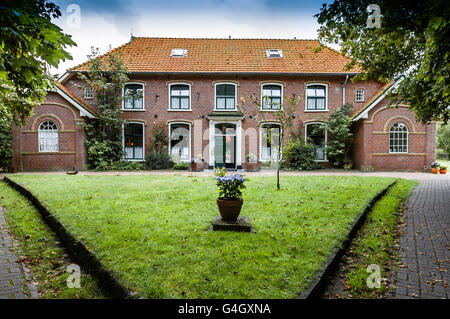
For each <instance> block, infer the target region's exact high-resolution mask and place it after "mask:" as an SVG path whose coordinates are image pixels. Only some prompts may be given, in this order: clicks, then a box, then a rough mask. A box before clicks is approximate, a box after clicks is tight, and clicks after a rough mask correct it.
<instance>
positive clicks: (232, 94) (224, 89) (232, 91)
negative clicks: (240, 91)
mask: <svg viewBox="0 0 450 319" xmlns="http://www.w3.org/2000/svg"><path fill="white" fill-rule="evenodd" d="M236 94H237V85H236V84H235V83H227V82H224V83H216V84H215V85H214V97H215V98H214V103H215V104H214V109H215V110H219V111H225V110H226V111H229V110H235V109H236Z"/></svg>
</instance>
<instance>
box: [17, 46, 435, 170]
mask: <svg viewBox="0 0 450 319" xmlns="http://www.w3.org/2000/svg"><path fill="white" fill-rule="evenodd" d="M318 47H319V42H318V41H316V40H276V39H185V38H138V37H133V38H132V39H131V40H130V42H128V43H126V44H124V45H122V46H120V47H118V48H116V49H114V50H112V51H111V52H113V51H118V52H121V54H122V56H123V57H124V61H125V64H126V66H127V68H128V70H129V72H130V75H129V77H130V81H129V82H128V83H127V84H126V85H125V87H124V94H127V95H128V96H132V97H131V98H130V99H127V100H125V101H123V103H122V105H121V108H122V110H123V113H122V116H123V119H124V120H125V121H126V122H125V125H124V138H123V141H124V142H123V143H124V151H125V159H127V160H131V161H142V160H145V155H146V153H148V151H149V139H150V135H151V128H152V126H153V125H155V124H159V123H163V124H164V126H165V127H166V128H167V134H168V136H169V153H170V155H171V156H172V157H173V158H174V159H175V160H178V161H186V162H190V161H191V159H192V158H193V157H198V156H199V155H200V154H201V155H202V156H203V157H204V159H205V168H213V167H220V166H226V167H227V168H229V169H241V168H242V169H245V168H246V161H247V157H248V155H249V154H252V155H254V156H255V157H257V158H258V160H259V161H261V162H270V161H271V160H273V158H274V155H275V149H276V146H277V143H278V142H277V141H279V139H277V136H279V134H280V126H279V125H278V124H277V122H276V120H275V119H274V117H273V110H274V109H276V108H278V107H282V102H283V100H284V99H285V98H286V97H291V96H302V100H301V102H300V104H299V105H298V109H297V110H296V112H295V116H294V119H293V123H294V130H295V131H298V130H301V132H302V135H303V136H304V138H305V139H306V138H308V139H309V140H310V141H312V142H313V143H314V144H315V145H316V149H317V161H319V162H321V163H323V165H325V166H327V165H328V161H327V158H326V152H325V148H326V143H327V133H326V132H321V133H317V130H314V126H315V125H317V124H318V123H320V122H321V121H324V120H325V118H326V117H327V116H328V115H330V114H331V113H332V112H333V111H334V110H335V109H336V108H337V107H340V106H342V105H343V104H345V103H352V104H353V109H354V113H353V121H354V123H353V124H354V125H353V130H354V134H355V142H354V147H353V152H352V156H353V161H354V164H355V167H356V168H357V169H362V170H372V169H377V170H423V169H424V168H425V167H427V166H429V165H430V163H431V162H432V161H434V154H435V153H434V152H435V151H434V150H435V123H431V124H430V125H423V124H421V123H418V122H416V121H415V117H414V113H413V112H412V111H410V110H409V108H408V106H407V105H398V106H397V107H396V108H387V107H386V106H387V104H388V103H389V101H388V100H387V98H386V95H387V94H388V93H389V92H390V91H391V90H393V89H395V86H396V84H397V82H395V81H392V82H389V83H379V82H375V81H364V82H362V81H361V82H352V81H351V78H352V77H353V76H355V75H356V74H358V72H360V69H359V67H358V66H355V67H353V68H351V69H345V65H346V64H347V63H348V62H349V58H348V57H346V56H343V55H341V54H340V53H339V52H337V51H335V50H333V49H331V48H327V47H325V48H322V49H321V50H317V48H318ZM107 54H109V53H107ZM87 69H88V65H87V63H84V64H81V65H78V66H76V67H74V68H72V69H70V70H68V71H67V72H66V73H65V74H64V75H63V76H62V77H61V79H60V81H59V83H58V84H57V88H56V90H55V91H52V92H49V94H48V96H47V98H46V100H45V102H44V103H42V104H41V105H40V106H38V107H37V108H36V109H35V114H34V116H33V117H31V118H29V119H28V120H27V123H26V125H25V126H24V127H22V128H19V127H17V126H14V127H13V167H14V169H15V170H18V171H47V170H74V169H78V170H81V169H86V150H85V146H84V143H85V134H84V131H83V128H82V127H81V126H80V125H79V124H80V123H82V122H83V121H84V120H85V119H86V118H92V117H95V116H96V114H97V113H96V109H95V105H94V94H95V92H94V91H93V90H92V89H91V88H90V87H88V86H86V85H85V84H84V83H83V82H82V81H81V80H80V79H79V78H78V77H77V72H84V71H86V70H87ZM83 85H84V87H83ZM135 93H141V94H135ZM251 96H256V97H257V98H258V100H259V101H260V103H261V108H262V109H263V111H264V112H265V113H264V114H266V116H265V119H264V120H261V118H260V117H256V116H255V113H256V112H255V109H254V106H250V104H249V102H248V101H251ZM241 97H243V98H244V99H245V100H246V101H247V103H246V104H245V105H244V106H242V104H241V103H240V99H241ZM239 105H241V106H242V107H239ZM267 130H269V133H270V134H271V136H272V138H271V139H269V141H268V140H267V138H266V136H267V134H266V133H267Z"/></svg>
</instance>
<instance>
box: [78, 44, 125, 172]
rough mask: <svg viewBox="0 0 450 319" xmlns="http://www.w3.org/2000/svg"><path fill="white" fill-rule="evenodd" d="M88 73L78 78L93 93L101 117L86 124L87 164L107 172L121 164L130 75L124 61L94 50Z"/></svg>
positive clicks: (118, 57) (117, 56)
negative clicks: (125, 89) (124, 107)
mask: <svg viewBox="0 0 450 319" xmlns="http://www.w3.org/2000/svg"><path fill="white" fill-rule="evenodd" d="M89 58H90V59H89V70H88V71H87V73H81V72H79V73H78V77H79V78H80V79H81V80H83V81H85V83H87V84H88V85H89V86H90V87H92V88H93V90H94V95H95V106H96V109H97V111H98V114H99V115H98V117H97V118H95V119H89V120H88V121H87V122H86V123H85V124H84V127H85V130H86V135H87V137H88V138H87V141H86V146H87V150H88V162H89V165H90V166H91V168H96V169H106V168H108V165H112V164H114V163H117V162H119V161H121V160H122V157H123V145H122V126H123V123H124V121H123V120H122V119H121V117H120V115H121V114H122V111H121V107H120V106H121V103H122V100H123V99H127V98H130V97H129V96H125V97H123V96H122V90H123V87H124V85H125V83H126V82H127V81H128V71H127V69H126V67H125V64H124V62H123V59H122V57H121V56H120V55H119V54H118V53H116V52H113V53H111V54H108V55H106V56H102V57H100V54H99V50H98V49H94V48H92V55H91V56H90V57H89Z"/></svg>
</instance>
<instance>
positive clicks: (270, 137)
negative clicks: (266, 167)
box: [259, 123, 281, 162]
mask: <svg viewBox="0 0 450 319" xmlns="http://www.w3.org/2000/svg"><path fill="white" fill-rule="evenodd" d="M259 132H260V138H259V140H260V144H259V145H260V146H261V147H260V154H259V158H260V159H261V161H262V162H272V161H274V162H275V161H276V160H277V156H278V148H279V147H280V145H281V125H280V124H278V123H264V124H262V125H261V127H260V129H259Z"/></svg>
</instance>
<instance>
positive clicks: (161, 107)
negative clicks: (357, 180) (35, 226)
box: [13, 75, 435, 171]
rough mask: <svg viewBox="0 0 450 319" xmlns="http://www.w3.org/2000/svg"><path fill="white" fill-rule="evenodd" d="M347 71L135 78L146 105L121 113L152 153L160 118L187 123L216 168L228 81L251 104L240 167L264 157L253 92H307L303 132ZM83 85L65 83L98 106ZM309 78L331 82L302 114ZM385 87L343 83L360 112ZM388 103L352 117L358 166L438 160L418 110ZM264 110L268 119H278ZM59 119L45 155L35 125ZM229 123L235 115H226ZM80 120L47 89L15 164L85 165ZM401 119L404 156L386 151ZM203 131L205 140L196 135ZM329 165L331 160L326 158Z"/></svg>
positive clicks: (298, 122) (27, 167)
mask: <svg viewBox="0 0 450 319" xmlns="http://www.w3.org/2000/svg"><path fill="white" fill-rule="evenodd" d="M345 79H346V77H345V75H334V76H331V75H330V76H312V75H311V76H281V75H278V76H277V75H273V76H264V77H257V76H243V75H239V76H223V77H220V76H207V75H202V76H194V75H191V76H187V75H186V76H175V75H166V76H156V75H152V76H150V75H149V76H139V77H136V76H133V77H132V79H131V80H130V81H133V82H139V83H143V84H144V107H145V110H143V111H142V110H141V111H124V112H123V118H124V119H125V120H127V121H131V122H139V123H144V125H145V126H144V127H145V134H144V136H145V153H146V154H147V152H148V151H149V144H150V143H149V141H150V138H151V128H152V126H153V125H155V124H158V123H163V124H164V125H166V127H167V129H168V124H169V123H171V122H183V123H189V124H190V126H191V131H190V132H191V143H190V157H194V156H196V155H197V154H199V153H202V154H203V157H204V158H205V163H206V165H205V167H206V166H208V165H209V166H211V161H210V156H211V152H210V149H209V146H210V142H211V141H210V135H209V133H208V130H209V126H210V121H216V122H215V123H220V122H221V121H222V120H221V118H220V117H216V118H211V117H208V114H211V113H212V112H213V111H214V84H215V83H218V82H230V83H235V84H236V85H237V94H236V96H237V100H238V104H240V102H239V100H240V97H243V98H245V100H246V101H247V103H246V105H245V106H244V107H243V108H242V109H241V111H242V112H243V117H242V118H239V119H236V120H235V123H237V124H239V127H240V130H241V131H240V132H241V134H240V136H238V137H237V138H238V140H239V142H238V144H239V145H240V147H239V148H240V152H239V149H237V151H238V152H239V154H237V158H238V159H237V168H245V158H246V155H247V154H249V153H253V154H257V156H258V157H259V155H260V144H261V141H260V125H261V120H262V118H254V117H253V118H252V115H254V114H255V113H256V112H255V106H254V105H252V103H251V96H252V95H255V96H256V97H257V98H258V100H260V99H261V85H262V84H264V83H278V84H281V85H282V87H283V96H284V97H285V98H286V97H290V96H293V95H295V96H302V97H303V98H302V101H301V102H300V104H299V106H298V108H297V111H296V114H295V119H294V128H293V129H294V130H295V131H297V130H298V129H299V127H300V129H301V130H302V132H303V134H305V124H307V123H311V122H320V121H323V120H324V119H325V118H326V117H327V116H328V115H329V114H331V113H332V112H333V111H334V110H335V109H336V108H337V107H339V106H341V105H342V103H343V91H344V90H343V87H344V82H345ZM175 82H176V83H187V84H189V85H190V106H191V110H190V111H173V110H172V111H171V110H169V85H170V84H171V83H175ZM75 83H76V84H77V85H79V84H81V83H80V81H79V80H77V79H76V78H75V77H72V78H70V79H68V80H67V81H66V82H65V83H64V85H65V86H66V87H67V88H68V89H69V90H70V91H71V92H72V93H73V94H74V95H76V96H77V97H78V98H80V99H81V100H82V101H83V102H85V103H87V104H88V105H90V106H92V107H95V105H94V101H95V100H94V99H84V96H83V92H82V90H81V89H80V88H79V87H78V86H77V85H75ZM309 83H322V84H326V85H327V101H328V110H327V111H325V112H323V111H321V112H318V111H305V98H304V94H305V87H306V85H307V84H309ZM382 85H383V84H381V83H377V82H356V83H353V82H351V81H348V82H347V83H346V86H345V102H350V103H352V104H353V105H354V109H359V108H360V107H361V106H362V104H363V103H364V102H356V101H355V95H356V90H357V89H364V91H365V101H368V100H369V99H370V98H371V97H372V96H373V95H374V94H375V93H376V92H377V91H378V90H379V89H380V88H381V87H382ZM386 104H387V101H385V100H383V101H382V102H380V103H379V104H378V105H377V106H376V107H375V108H373V109H372V110H371V111H370V112H369V114H368V118H367V119H362V120H359V121H357V122H355V125H354V132H355V144H354V150H353V158H354V164H355V167H356V168H358V169H372V168H374V169H379V170H383V169H386V170H423V168H424V166H429V164H430V163H431V162H432V161H433V160H434V139H435V125H434V124H431V125H426V126H425V125H422V124H420V123H417V122H416V121H415V119H414V113H413V112H411V111H410V110H409V109H408V108H407V107H404V106H400V107H399V108H396V109H391V108H389V109H386V108H385V106H386ZM271 115H272V114H271V113H270V112H267V120H268V121H271V120H273V117H272V116H271ZM46 119H51V120H52V121H54V122H55V123H56V124H57V126H58V130H59V152H58V153H42V152H39V150H38V127H39V124H40V123H41V122H42V121H44V120H46ZM227 120H232V118H227ZM80 121H82V117H81V116H80V112H79V110H77V109H76V108H75V107H73V106H72V105H71V104H70V103H69V102H68V101H67V100H65V99H64V98H62V97H61V96H59V95H58V94H56V93H50V94H49V95H48V97H47V100H46V101H45V103H43V104H42V105H41V106H39V107H37V108H36V110H35V115H34V116H33V117H32V118H30V119H28V121H27V125H26V126H25V127H23V128H18V127H14V132H13V133H14V134H13V135H14V137H13V147H14V157H13V165H14V167H15V169H17V170H18V171H47V170H74V169H85V168H86V151H85V147H84V142H85V135H84V132H83V129H82V127H80V126H79V125H78V124H79V123H80ZM396 121H400V122H402V123H404V124H406V125H407V126H408V130H409V145H408V146H409V149H408V153H407V154H404V155H398V154H396V155H393V154H390V153H389V128H390V126H391V125H392V124H393V123H394V122H396ZM199 136H200V137H201V138H199ZM324 165H327V164H326V163H324Z"/></svg>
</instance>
